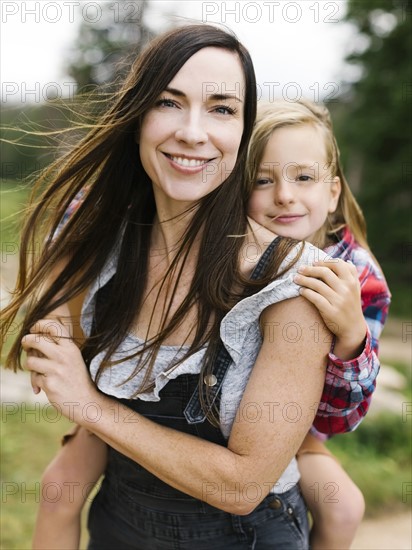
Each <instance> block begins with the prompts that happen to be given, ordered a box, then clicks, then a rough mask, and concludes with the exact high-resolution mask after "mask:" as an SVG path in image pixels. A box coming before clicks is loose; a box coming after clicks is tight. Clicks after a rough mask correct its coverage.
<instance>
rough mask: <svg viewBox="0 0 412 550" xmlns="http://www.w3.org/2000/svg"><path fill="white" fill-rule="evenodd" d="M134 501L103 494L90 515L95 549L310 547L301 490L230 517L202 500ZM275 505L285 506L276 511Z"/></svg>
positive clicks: (121, 492) (123, 493)
mask: <svg viewBox="0 0 412 550" xmlns="http://www.w3.org/2000/svg"><path fill="white" fill-rule="evenodd" d="M111 489H112V490H114V487H112V488H111ZM132 498H133V497H131V495H130V490H129V488H127V487H122V488H121V489H120V488H118V490H117V491H116V492H114V493H113V492H111V491H110V489H109V488H106V489H104V490H101V491H100V493H99V494H98V496H97V497H96V499H95V500H94V502H93V504H92V508H91V511H90V516H89V532H90V543H89V547H88V549H89V550H210V549H213V550H232V549H233V550H235V549H236V550H243V549H244V550H266V549H267V550H269V549H271V550H274V549H276V550H305V549H308V548H309V543H308V524H307V515H306V507H305V504H304V502H303V499H302V497H301V495H300V493H299V489H298V488H297V487H296V486H295V487H293V488H292V489H290V490H289V491H287V492H286V493H282V494H278V495H269V496H268V497H266V498H265V499H264V500H263V502H262V503H261V504H259V506H257V508H256V509H255V510H254V511H253V512H252V513H251V514H249V515H248V516H237V515H233V514H228V513H226V512H222V511H220V510H218V509H217V508H213V507H211V506H208V505H206V504H204V503H202V502H201V501H199V500H196V499H190V500H187V501H183V502H182V501H178V500H173V499H170V500H163V501H161V499H156V498H154V497H150V496H148V495H147V496H142V495H140V498H139V502H137V501H136V502H135V501H134V500H132ZM159 500H160V504H159ZM274 501H277V503H278V506H279V507H277V508H273V507H271V505H270V504H271V503H273V502H274Z"/></svg>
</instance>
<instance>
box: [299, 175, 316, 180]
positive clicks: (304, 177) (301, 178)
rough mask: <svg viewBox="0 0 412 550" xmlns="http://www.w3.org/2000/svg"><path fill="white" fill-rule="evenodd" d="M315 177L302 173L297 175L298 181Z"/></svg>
mask: <svg viewBox="0 0 412 550" xmlns="http://www.w3.org/2000/svg"><path fill="white" fill-rule="evenodd" d="M312 179H313V178H312V177H311V176H306V175H304V174H301V175H300V176H298V177H297V180H298V181H311V180H312Z"/></svg>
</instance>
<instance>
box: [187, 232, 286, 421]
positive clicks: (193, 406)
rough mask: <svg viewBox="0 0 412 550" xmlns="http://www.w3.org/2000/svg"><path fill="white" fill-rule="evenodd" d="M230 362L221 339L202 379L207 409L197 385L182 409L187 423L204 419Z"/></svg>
mask: <svg viewBox="0 0 412 550" xmlns="http://www.w3.org/2000/svg"><path fill="white" fill-rule="evenodd" d="M278 243H279V237H276V239H274V240H273V241H272V242H271V243H270V245H269V246H268V247H267V249H266V250H265V252H264V253H263V254H262V256H261V257H260V259H259V262H258V264H257V265H256V267H255V268H254V270H253V272H252V275H251V276H250V278H251V280H256V279H259V277H260V276H261V275H262V273H263V272H264V271H265V269H266V267H267V265H268V263H269V261H270V259H271V256H272V254H273V252H274V251H275V249H276V247H277V245H278ZM231 363H232V358H231V356H230V354H229V352H228V351H227V350H226V348H225V346H224V345H223V342H222V341H221V342H220V345H219V351H218V354H217V358H216V361H215V364H214V367H213V373H212V374H208V375H206V376H205V377H204V379H203V385H202V392H203V401H204V402H206V386H209V387H211V390H210V392H209V405H208V410H207V411H203V409H202V404H201V402H200V395H199V385H198V386H197V387H196V389H195V391H194V392H193V394H192V397H191V398H190V400H189V402H188V404H187V406H186V408H185V410H184V415H185V417H186V420H187V422H188V423H189V424H198V423H201V422H204V421H205V420H206V417H207V414H208V412H209V411H210V410H211V408H212V406H213V404H214V402H215V400H216V398H217V396H218V394H219V392H220V391H221V389H222V385H223V381H224V379H225V376H226V374H227V372H228V370H229V366H230V364H231Z"/></svg>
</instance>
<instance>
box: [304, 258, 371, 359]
mask: <svg viewBox="0 0 412 550" xmlns="http://www.w3.org/2000/svg"><path fill="white" fill-rule="evenodd" d="M294 281H295V282H296V283H297V284H298V285H300V286H302V288H301V289H300V294H301V295H302V296H304V297H305V298H306V299H307V300H309V302H311V303H312V304H313V305H314V306H315V307H317V309H318V310H319V313H320V314H321V315H322V318H323V320H324V321H325V324H326V325H327V327H328V328H329V330H330V331H331V332H333V333H334V334H335V336H336V342H335V347H334V350H333V351H334V354H335V355H336V356H338V357H339V358H340V359H342V360H344V361H345V360H348V359H353V358H355V357H357V356H358V355H359V353H360V352H361V351H362V348H363V343H364V340H365V336H366V332H367V326H366V321H365V318H364V316H363V312H362V304H361V292H360V283H359V276H358V272H357V270H356V267H355V266H354V265H353V264H352V263H350V262H345V261H344V260H341V259H339V258H334V259H330V260H327V261H319V262H315V263H314V264H313V265H305V266H301V267H300V268H299V269H298V274H297V275H295V277H294Z"/></svg>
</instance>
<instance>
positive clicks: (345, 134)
mask: <svg viewBox="0 0 412 550" xmlns="http://www.w3.org/2000/svg"><path fill="white" fill-rule="evenodd" d="M411 13H412V9H411V5H410V3H408V2H404V1H403V0H402V1H400V0H389V1H388V0H368V1H366V2H360V1H359V0H349V2H348V11H347V15H346V20H347V21H348V22H350V23H352V24H354V25H355V27H356V29H357V31H358V33H359V34H358V36H357V38H356V39H355V40H354V51H353V52H352V53H351V54H350V55H349V56H348V57H347V62H348V63H350V64H352V65H356V66H357V67H358V68H359V69H360V71H361V77H360V79H359V80H358V81H357V82H354V83H352V84H351V85H350V86H349V88H348V91H347V93H346V95H344V96H343V97H342V98H341V100H342V104H341V105H340V106H338V108H337V109H335V110H334V119H335V127H336V131H337V135H338V141H339V143H340V144H341V147H342V155H343V160H344V164H345V165H346V166H349V170H348V179H349V181H350V183H351V186H352V187H353V188H354V189H355V191H356V192H357V193H356V194H357V198H358V200H359V202H360V204H361V206H362V209H363V211H364V213H365V217H366V220H367V223H368V237H369V242H370V245H371V248H372V250H373V251H374V252H375V253H376V256H377V257H378V259H379V261H380V262H381V265H382V267H383V270H384V272H385V274H386V276H387V279H388V282H389V286H390V287H391V288H392V289H393V290H396V291H397V292H398V291H399V292H400V296H401V299H398V296H397V295H395V293H394V292H393V294H394V297H393V298H394V304H393V311H394V312H396V313H398V314H399V313H400V314H402V315H404V316H408V317H410V314H411V311H412V306H411V293H410V290H409V284H410V280H411V275H412V268H411V251H412V249H411V247H412V231H411V217H410V209H411V183H412V164H411V161H410V159H411V158H412V157H411V153H412V151H411V128H412V103H411V98H412V95H411V89H412V88H411V86H412V84H411V82H412V79H411V77H412V62H411V60H412V51H411V50H412V47H411V46H412V40H411V33H410V30H411ZM362 45H363V46H362ZM365 45H366V47H365ZM406 289H408V290H407V291H405V290H406ZM405 300H406V302H405Z"/></svg>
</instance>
